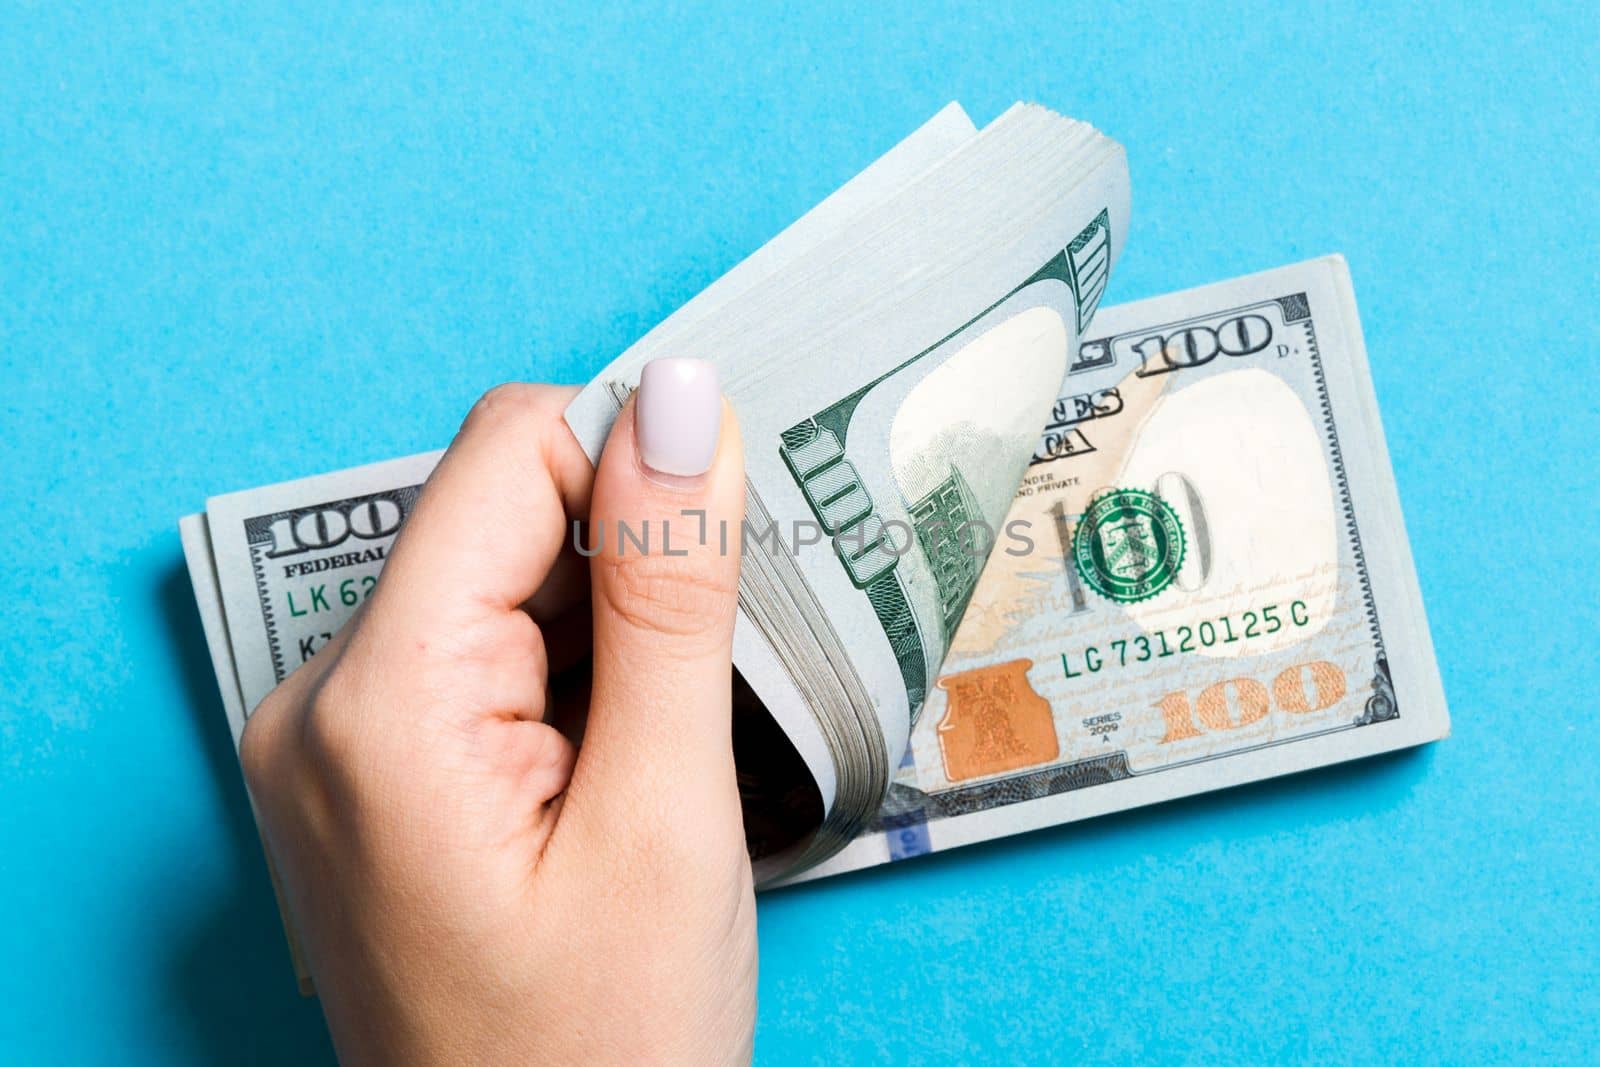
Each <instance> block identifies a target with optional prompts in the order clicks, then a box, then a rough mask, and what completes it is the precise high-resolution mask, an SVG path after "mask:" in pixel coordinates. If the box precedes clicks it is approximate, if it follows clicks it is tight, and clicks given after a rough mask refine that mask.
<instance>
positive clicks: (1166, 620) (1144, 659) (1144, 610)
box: [182, 256, 1449, 880]
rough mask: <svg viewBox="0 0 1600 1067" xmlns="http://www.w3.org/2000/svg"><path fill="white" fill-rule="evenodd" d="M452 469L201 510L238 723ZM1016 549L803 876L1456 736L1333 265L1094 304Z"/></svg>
mask: <svg viewBox="0 0 1600 1067" xmlns="http://www.w3.org/2000/svg"><path fill="white" fill-rule="evenodd" d="M1108 369H1110V370H1112V371H1114V375H1115V377H1114V381H1115V384H1113V385H1109V386H1102V387H1100V388H1097V389H1094V390H1091V391H1085V392H1078V391H1075V390H1074V389H1073V382H1074V380H1075V379H1078V380H1081V379H1082V378H1083V377H1085V376H1087V374H1088V372H1089V371H1091V370H1092V371H1095V372H1096V374H1095V380H1096V381H1103V380H1105V379H1104V375H1105V373H1106V371H1107V370H1108ZM438 456H439V453H436V452H435V453H427V454H423V455H419V456H413V457H408V458H406V459H400V460H392V461H389V462H386V463H379V464H373V465H371V466H367V467H360V468H355V469H352V470H348V471H342V472H338V473H335V474H329V475H323V476H319V477H315V478H308V479H303V480H300V481H296V482H290V483H285V484H283V485H279V486H271V487H267V488H265V489H258V490H250V491H247V492H244V493H236V494H231V495H229V496H224V497H218V498H214V499H213V500H212V501H211V502H210V504H209V507H208V511H207V514H205V515H197V516H191V517H189V518H187V519H185V520H184V521H183V524H182V530H183V534H184V546H185V551H186V554H187V556H188V559H189V563H190V569H191V574H192V576H193V577H194V580H195V590H196V596H197V599H198V600H199V602H200V605H201V613H202V618H203V621H204V624H205V629H206V634H207V637H208V640H209V641H210V643H211V650H212V658H213V664H214V666H215V667H216V670H217V674H218V681H219V683H220V685H221V689H222V692H223V703H224V707H225V709H226V710H227V713H228V717H229V720H230V723H231V724H232V726H233V729H234V733H235V736H236V737H237V734H238V732H239V731H240V730H241V729H242V728H243V723H244V719H245V716H246V713H247V711H248V709H250V708H253V707H254V706H255V705H256V703H258V702H259V701H260V699H261V698H262V697H264V696H265V695H266V694H267V693H268V692H269V691H270V690H271V689H272V688H273V687H274V686H275V685H276V684H277V683H278V682H279V681H281V680H282V679H283V678H284V677H287V675H288V673H289V672H291V671H293V670H294V669H295V668H296V667H297V666H299V664H301V663H303V662H304V661H305V660H306V659H308V658H310V657H311V656H313V655H315V654H316V651H317V649H318V648H320V647H321V645H322V644H323V643H325V642H326V641H327V640H328V639H329V638H330V637H331V636H332V634H333V633H335V632H336V631H337V630H338V628H339V626H341V625H342V624H343V623H344V622H345V621H346V620H347V619H348V618H349V617H350V615H351V614H353V613H354V611H355V609H356V607H357V606H358V605H359V604H360V603H361V601H362V600H363V599H365V597H366V596H367V595H368V594H369V592H370V591H371V589H372V588H373V587H374V585H375V583H376V580H377V576H378V574H379V573H380V571H381V570H382V566H383V562H384V560H385V558H386V557H387V555H388V551H389V547H390V545H391V544H392V542H393V539H394V536H395V535H396V533H397V532H398V530H399V529H400V527H401V525H402V524H403V523H404V520H405V518H406V516H407V515H408V514H409V513H410V509H411V507H412V504H413V503H414V501H415V499H416V497H417V494H418V493H419V492H420V490H421V487H422V484H423V482H424V481H425V480H426V478H427V475H428V473H429V472H430V471H431V470H432V467H433V465H434V464H435V462H437V459H438ZM995 533H996V535H997V536H998V542H997V543H996V544H995V545H994V546H993V548H992V550H991V551H990V552H989V554H988V561H987V563H986V565H985V566H984V567H983V569H982V573H981V575H979V577H978V578H977V584H976V588H975V590H974V591H973V593H972V594H971V599H970V602H969V603H968V604H967V605H966V608H965V611H964V612H963V613H962V614H961V615H960V617H959V620H958V622H957V623H956V625H955V626H954V632H953V634H952V637H951V644H950V649H949V651H948V653H947V654H946V655H945V657H944V659H943V662H942V664H940V665H939V667H938V669H937V671H936V680H935V683H934V685H933V686H932V687H931V689H930V690H929V692H928V694H927V696H926V698H925V700H926V704H925V707H924V710H923V713H922V715H921V716H920V718H919V719H918V721H917V724H916V726H915V727H914V728H913V730H912V732H911V736H910V742H909V744H908V746H907V747H906V750H905V752H904V754H903V756H902V757H901V758H900V759H899V760H898V761H897V763H898V770H897V773H896V775H895V778H894V780H893V782H892V783H891V784H890V786H889V788H888V793H887V796H886V798H885V800H884V803H883V806H882V809H881V811H880V813H879V816H878V818H877V819H876V820H874V822H873V823H872V824H871V825H870V826H869V827H868V828H867V829H866V830H865V831H864V832H862V833H861V834H860V836H859V837H857V839H856V840H855V841H854V842H852V843H851V844H850V845H848V846H847V847H846V848H845V849H844V850H843V851H842V852H840V853H839V854H838V855H836V856H834V857H833V858H832V859H829V860H827V861H825V862H823V863H822V864H820V865H818V866H816V867H813V868H811V869H810V870H808V871H805V872H803V873H801V874H800V875H799V876H798V878H795V879H791V880H806V879H810V878H818V877H825V876H828V875H832V874H837V873H840V872H843V871H848V870H853V869H858V868H861V867H866V866H872V865H875V864H880V863H886V862H890V861H893V860H899V859H906V858H910V857H914V856H918V855H923V854H926V853H929V852H937V851H942V850H944V849H948V848H954V847H956V846H959V845H962V844H967V843H970V842H975V841H982V840H987V839H990V838H995V837H1002V836H1007V835H1010V834H1016V833H1021V832H1024V831H1027V830H1032V829H1036V828H1039V827H1044V826H1050V825H1055V824H1058V823H1065V822H1070V821H1073V820H1076V819H1082V818H1087V817H1090V816H1093V815H1099V814H1104V813H1108V812H1112V811H1119V810H1123V809H1126V808H1131V807H1136V806H1138V805H1141V804H1148V803H1154V802H1158V801H1163V800H1168V799H1171V798H1174V797H1180V796H1185V795H1191V794H1195V793H1203V792H1209V791H1211V790H1215V789H1221V788H1225V787H1227V786H1232V785H1238V784H1242V783H1245V782H1251V781H1256V780H1259V779H1263V778H1267V777H1271V776H1274V775H1279V774H1285V773H1290V772H1294V771H1300V770H1305V769H1308V768H1312V767H1318V766H1324V765H1328V764H1333V763H1339V762H1343V761H1346V760H1350V759H1355V758H1358V757H1362V756H1367V755H1372V754H1376V753H1380V752H1387V751H1392V750H1395V749H1399V748H1404V747H1407V746H1412V745H1416V744H1419V743H1422V742H1426V741H1431V740H1435V739H1438V738H1441V737H1444V736H1445V735H1446V734H1447V733H1448V731H1449V718H1448V713H1447V710H1446V706H1445V700H1444V694H1443V690H1442V687H1441V684H1440V680H1439V675H1438V670H1437V667H1436V664H1435V661H1434V655H1433V647H1432V642H1431V638H1430V636H1429V633H1428V627H1427V621H1426V616H1425V613H1424V610H1423V605H1422V599H1421V595H1420V593H1419V591H1418V588H1417V582H1416V576H1415V572H1414V569H1413V565H1412V561H1411V554H1410V549H1409V545H1408V541H1407V538H1406V533H1405V528H1404V524H1403V521H1402V518H1401V513H1400V504H1399V500H1398V497H1397V494H1396V490H1395V485H1394V480H1393V476H1392V473H1391V471H1390V467H1389V459H1388V453H1387V449H1386V446H1385V443H1384V437H1383V430H1382V426H1381V424H1380V422H1379V418H1378V409H1377V404H1376V400H1375V398H1374V396H1373V392H1372V384H1371V380H1370V378H1369V375H1368V371H1367V361H1366V353H1365V349H1364V346H1363V343H1362V337H1361V327H1360V322H1359V320H1358V319H1357V315H1356V306H1355V300H1354V295H1353V291H1352V289H1351V284H1350V279H1349V275H1348V272H1347V270H1346V267H1345V264H1344V261H1343V260H1342V259H1341V258H1339V257H1336V256H1335V257H1327V258H1324V259H1319V260H1313V261H1310V262H1307V263H1301V264H1296V265H1293V266H1288V267H1283V268H1280V269H1277V270H1272V271H1267V272H1264V273H1261V274H1255V275H1250V276H1248V277H1244V278H1239V279H1235V280H1233V281H1229V282H1223V283H1220V284H1217V285H1211V286H1207V287H1204V288H1200V289H1194V290H1189V291H1186V292H1181V293H1175V294H1171V295H1168V296H1162V297H1156V298H1153V299H1150V300H1144V301H1140V302H1138V303H1133V304H1126V305H1122V306H1120V307H1113V308H1107V309H1104V310H1102V311H1100V313H1099V315H1098V317H1097V318H1096V319H1095V325H1094V327H1093V328H1091V330H1090V331H1089V336H1088V338H1087V339H1086V340H1085V341H1083V342H1082V343H1081V344H1080V346H1079V347H1078V350H1077V353H1076V356H1075V358H1074V361H1073V363H1072V365H1071V373H1069V374H1068V377H1067V392H1066V393H1065V395H1062V396H1061V397H1060V398H1059V399H1058V400H1057V401H1056V403H1055V405H1054V409H1053V411H1052V414H1051V418H1050V424H1049V425H1048V426H1047V427H1046V428H1044V430H1043V432H1042V435H1041V436H1040V438H1039V439H1038V443H1037V449H1036V451H1035V453H1034V455H1033V458H1032V462H1031V464H1030V465H1029V466H1028V468H1027V471H1026V473H1025V475H1024V476H1023V478H1022V482H1021V485H1020V487H1019V488H1018V489H1017V491H1016V494H1015V498H1014V500H1013V502H1012V506H1011V509H1010V511H1009V513H1008V514H1007V516H1006V520H1005V523H1004V525H1003V526H1001V527H999V528H998V529H997V530H996V531H995Z"/></svg>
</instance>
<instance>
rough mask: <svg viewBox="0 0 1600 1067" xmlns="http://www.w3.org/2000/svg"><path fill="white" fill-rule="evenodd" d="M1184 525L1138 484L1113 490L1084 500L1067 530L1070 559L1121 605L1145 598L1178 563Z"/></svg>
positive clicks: (1170, 577) (1168, 580)
mask: <svg viewBox="0 0 1600 1067" xmlns="http://www.w3.org/2000/svg"><path fill="white" fill-rule="evenodd" d="M1183 549H1184V538H1183V524H1182V523H1180V522H1179V521H1178V513H1177V512H1176V511H1174V510H1172V505H1171V504H1168V503H1167V502H1166V501H1165V500H1162V499H1161V498H1160V497H1158V496H1156V495H1155V494H1154V493H1147V492H1145V491H1144V490H1143V489H1112V490H1109V491H1107V492H1104V493H1101V494H1100V495H1099V496H1097V497H1095V498H1094V500H1093V501H1091V502H1090V504H1089V510H1088V511H1086V512H1084V514H1083V518H1082V519H1081V520H1079V522H1078V529H1077V531H1076V532H1075V533H1074V534H1073V535H1072V562H1073V564H1074V566H1076V567H1077V568H1078V575H1079V576H1080V577H1081V578H1082V579H1083V580H1084V582H1085V584H1087V585H1088V586H1089V588H1091V589H1093V590H1094V591H1095V592H1096V593H1099V594H1100V595H1101V596H1103V597H1105V598H1106V599H1107V600H1115V601H1117V602H1118V603H1121V604H1131V603H1133V602H1134V601H1138V600H1148V599H1150V598H1151V597H1153V596H1155V595H1156V594H1157V593H1159V592H1161V591H1162V590H1163V589H1165V588H1166V587H1167V586H1169V585H1171V584H1172V580H1173V579H1174V578H1176V577H1177V576H1178V568H1179V567H1181V566H1183Z"/></svg>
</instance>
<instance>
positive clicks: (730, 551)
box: [567, 359, 744, 832]
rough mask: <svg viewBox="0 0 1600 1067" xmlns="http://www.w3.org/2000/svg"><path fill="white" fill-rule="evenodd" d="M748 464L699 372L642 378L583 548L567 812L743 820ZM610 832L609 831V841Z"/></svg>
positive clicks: (616, 433)
mask: <svg viewBox="0 0 1600 1067" xmlns="http://www.w3.org/2000/svg"><path fill="white" fill-rule="evenodd" d="M743 514H744V465H743V453H742V450H741V445H740V440H739V429H738V425H737V423H736V421H735V419H734V418H733V415H732V410H731V409H730V408H728V407H727V406H726V405H725V403H724V402H723V400H722V397H721V395H720V393H719V392H718V390H717V383H716V377H715V371H714V369H713V368H712V367H711V365H710V364H708V363H705V362H703V361H700V360H678V359H663V360H657V361H655V362H654V363H651V364H649V365H648V366H646V368H645V371H644V374H643V376H642V377H641V379H640V384H639V389H638V390H637V392H636V393H635V396H634V402H633V403H632V404H631V405H630V406H629V407H628V408H626V409H625V410H624V411H623V412H622V414H621V415H620V416H619V417H618V419H617V423H616V425H615V427H614V428H613V429H612V432H611V437H610V439H609V440H608V441H607V442H606V448H605V453H604V454H603V455H602V456H601V459H600V465H599V469H598V471H597V473H596V477H595V483H594V493H593V498H592V501H591V505H590V537H591V542H590V544H589V545H588V549H589V550H594V549H596V548H598V552H597V554H596V555H595V556H594V558H593V559H592V560H591V585H592V587H593V596H592V601H591V603H592V610H593V614H594V667H593V682H592V693H591V698H590V710H589V720H588V724H587V729H586V732H585V735H584V742H583V747H582V749H581V751H580V752H579V756H578V766H577V768H576V770H575V772H574V778H573V789H572V791H571V793H570V794H569V799H568V807H567V811H568V812H569V813H570V812H571V811H572V810H573V808H574V807H575V806H585V805H587V806H588V808H589V809H590V812H591V814H592V813H594V812H599V811H601V810H602V809H603V810H605V811H606V812H607V814H605V815H603V816H601V817H602V818H603V820H604V822H605V824H606V826H607V827H609V828H611V830H614V829H615V828H617V827H619V826H622V825H626V824H627V822H628V821H630V820H632V819H634V818H636V817H637V815H638V813H639V812H640V810H641V808H640V804H641V801H648V802H649V803H650V804H651V805H652V806H656V807H659V805H660V804H661V803H662V802H663V800H664V799H665V800H666V801H667V802H668V803H676V802H681V803H678V804H677V805H676V806H677V807H678V809H679V810H681V811H684V812H694V811H702V810H704V809H705V808H706V807H707V806H710V807H714V808H716V807H720V809H721V810H723V811H724V812H726V811H731V812H732V814H733V817H734V818H735V819H737V815H738V806H737V800H738V798H737V790H736V789H735V788H734V779H733V756H732V744H731V737H730V734H731V730H730V702H731V686H732V664H731V656H732V641H733V624H734V616H735V612H736V607H737V597H738V581H739V532H740V522H741V520H742V517H743ZM608 832H610V831H608Z"/></svg>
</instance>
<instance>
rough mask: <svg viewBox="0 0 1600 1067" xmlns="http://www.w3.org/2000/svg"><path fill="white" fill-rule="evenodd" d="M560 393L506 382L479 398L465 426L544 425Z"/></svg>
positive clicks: (521, 383)
mask: <svg viewBox="0 0 1600 1067" xmlns="http://www.w3.org/2000/svg"><path fill="white" fill-rule="evenodd" d="M558 396H559V391H558V390H555V389H552V388H551V387H550V386H548V385H536V384H533V383H531V382H505V383H503V384H501V385H497V386H495V387H494V388H493V389H490V390H489V391H488V392H487V393H484V394H483V395H482V396H480V397H479V398H478V400H477V402H476V403H475V404H473V405H472V410H471V411H469V412H468V413H467V419H466V423H465V426H469V427H471V426H484V425H502V424H505V423H529V422H543V421H545V420H547V419H548V418H549V417H550V415H551V413H552V411H553V410H555V408H556V406H557V405H556V399H557V398H558Z"/></svg>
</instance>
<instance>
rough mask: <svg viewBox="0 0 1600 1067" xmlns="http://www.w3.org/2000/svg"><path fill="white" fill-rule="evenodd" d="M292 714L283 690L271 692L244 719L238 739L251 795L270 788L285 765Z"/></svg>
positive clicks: (240, 755)
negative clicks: (287, 736)
mask: <svg viewBox="0 0 1600 1067" xmlns="http://www.w3.org/2000/svg"><path fill="white" fill-rule="evenodd" d="M291 714H292V708H291V707H290V706H289V703H288V701H287V699H286V697H285V696H284V694H283V690H282V689H281V688H280V689H275V690H273V691H272V692H271V693H268V694H267V697H266V699H265V700H263V701H262V702H261V703H260V704H259V705H258V706H257V707H256V710H255V711H254V712H252V713H251V715H250V717H249V718H248V719H246V720H245V723H244V732H243V733H242V734H241V735H240V737H239V764H240V766H241V768H242V769H243V771H244V780H245V784H247V785H248V786H249V787H250V791H251V793H252V794H259V793H261V792H263V791H265V790H266V789H268V788H269V787H270V785H271V783H272V782H273V780H274V779H275V778H276V777H277V774H278V771H279V769H280V768H281V767H282V765H283V761H284V757H285V752H284V732H285V729H286V727H287V722H286V720H287V718H288V717H289V716H290V715H291Z"/></svg>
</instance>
